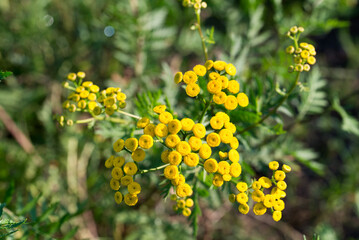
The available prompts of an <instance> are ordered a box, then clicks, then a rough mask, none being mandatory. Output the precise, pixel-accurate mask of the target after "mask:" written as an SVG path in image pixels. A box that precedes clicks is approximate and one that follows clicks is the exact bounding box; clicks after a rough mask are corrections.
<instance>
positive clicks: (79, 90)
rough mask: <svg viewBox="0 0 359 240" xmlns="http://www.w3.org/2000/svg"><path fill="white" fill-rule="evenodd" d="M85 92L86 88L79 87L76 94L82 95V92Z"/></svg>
mask: <svg viewBox="0 0 359 240" xmlns="http://www.w3.org/2000/svg"><path fill="white" fill-rule="evenodd" d="M83 91H85V88H84V87H83V86H78V87H77V88H76V92H78V93H81V92H83Z"/></svg>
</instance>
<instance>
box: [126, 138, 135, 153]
mask: <svg viewBox="0 0 359 240" xmlns="http://www.w3.org/2000/svg"><path fill="white" fill-rule="evenodd" d="M125 147H126V148H127V149H128V150H129V151H131V152H133V151H135V150H136V149H137V147H138V140H137V139H136V138H127V139H126V141H125Z"/></svg>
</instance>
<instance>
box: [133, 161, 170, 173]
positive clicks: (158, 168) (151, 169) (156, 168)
mask: <svg viewBox="0 0 359 240" xmlns="http://www.w3.org/2000/svg"><path fill="white" fill-rule="evenodd" d="M168 165H170V164H169V163H167V164H165V165H162V166H159V167H155V168H149V169H144V170H141V171H140V174H144V173H148V172H154V171H157V170H161V169H163V168H165V167H167V166H168Z"/></svg>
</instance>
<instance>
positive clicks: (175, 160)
mask: <svg viewBox="0 0 359 240" xmlns="http://www.w3.org/2000/svg"><path fill="white" fill-rule="evenodd" d="M168 162H169V163H170V164H171V165H179V164H180V163H181V162H182V155H181V154H180V153H179V152H177V151H172V152H170V153H169V154H168Z"/></svg>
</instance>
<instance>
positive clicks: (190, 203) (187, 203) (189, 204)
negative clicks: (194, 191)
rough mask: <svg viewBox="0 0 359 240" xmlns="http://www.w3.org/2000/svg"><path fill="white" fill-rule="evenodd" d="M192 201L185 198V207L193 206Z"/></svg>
mask: <svg viewBox="0 0 359 240" xmlns="http://www.w3.org/2000/svg"><path fill="white" fill-rule="evenodd" d="M193 205H194V202H193V200H192V199H191V198H187V199H186V207H193Z"/></svg>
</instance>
